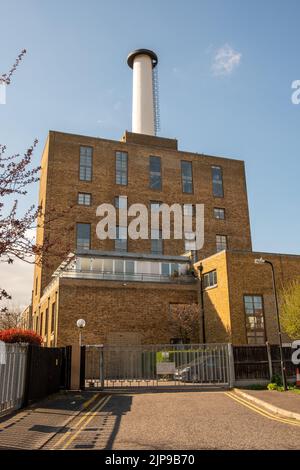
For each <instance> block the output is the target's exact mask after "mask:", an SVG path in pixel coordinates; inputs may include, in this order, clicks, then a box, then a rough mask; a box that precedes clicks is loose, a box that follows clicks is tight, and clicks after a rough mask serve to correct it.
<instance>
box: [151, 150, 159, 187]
mask: <svg viewBox="0 0 300 470" xmlns="http://www.w3.org/2000/svg"><path fill="white" fill-rule="evenodd" d="M152 158H153V159H154V158H155V159H156V160H159V170H160V171H159V178H160V186H159V188H154V187H153V186H151V159H152ZM149 188H150V189H151V190H152V191H162V164H161V157H158V156H157V155H150V156H149Z"/></svg>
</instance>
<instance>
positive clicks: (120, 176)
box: [116, 152, 128, 185]
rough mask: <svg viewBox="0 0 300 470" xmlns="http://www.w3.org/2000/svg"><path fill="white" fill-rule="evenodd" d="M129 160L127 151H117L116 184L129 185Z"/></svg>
mask: <svg viewBox="0 0 300 470" xmlns="http://www.w3.org/2000/svg"><path fill="white" fill-rule="evenodd" d="M127 160H128V156H127V153H126V152H116V184H121V185H127Z"/></svg>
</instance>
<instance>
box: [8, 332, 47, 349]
mask: <svg viewBox="0 0 300 470" xmlns="http://www.w3.org/2000/svg"><path fill="white" fill-rule="evenodd" d="M0 341H4V343H29V344H34V345H35V346H40V345H41V344H42V337H41V336H40V335H38V334H37V333H35V332H34V331H31V330H23V329H22V328H10V329H9V330H0Z"/></svg>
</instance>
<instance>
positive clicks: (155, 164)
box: [149, 157, 161, 189]
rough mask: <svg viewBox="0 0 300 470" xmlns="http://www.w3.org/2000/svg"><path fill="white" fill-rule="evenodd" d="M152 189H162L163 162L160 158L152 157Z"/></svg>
mask: <svg viewBox="0 0 300 470" xmlns="http://www.w3.org/2000/svg"><path fill="white" fill-rule="evenodd" d="M149 160H150V188H151V189H161V160H160V157H150V158H149Z"/></svg>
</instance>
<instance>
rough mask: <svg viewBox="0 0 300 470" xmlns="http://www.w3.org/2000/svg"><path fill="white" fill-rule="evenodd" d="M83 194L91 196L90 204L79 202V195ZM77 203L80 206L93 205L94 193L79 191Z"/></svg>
mask: <svg viewBox="0 0 300 470" xmlns="http://www.w3.org/2000/svg"><path fill="white" fill-rule="evenodd" d="M80 194H82V195H83V196H90V203H89V204H81V203H80V202H79V195H80ZM77 204H78V206H86V207H90V206H91V205H92V193H84V192H82V191H78V193H77Z"/></svg>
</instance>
